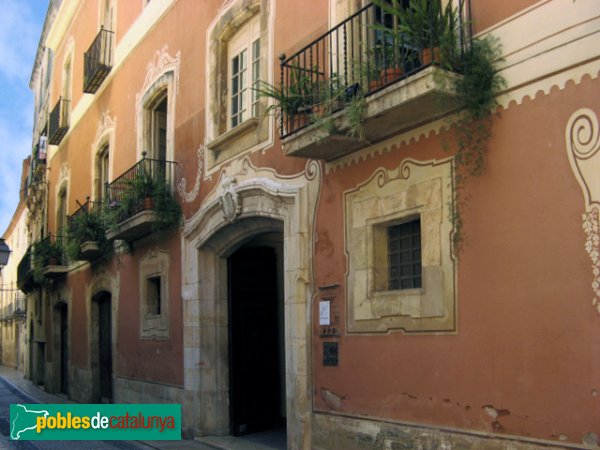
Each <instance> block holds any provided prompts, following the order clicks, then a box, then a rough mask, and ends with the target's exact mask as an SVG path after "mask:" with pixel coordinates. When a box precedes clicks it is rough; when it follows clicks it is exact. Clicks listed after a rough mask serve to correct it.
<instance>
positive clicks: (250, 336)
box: [229, 247, 281, 435]
mask: <svg viewBox="0 0 600 450" xmlns="http://www.w3.org/2000/svg"><path fill="white" fill-rule="evenodd" d="M229 317H230V326H229V350H230V353H229V355H230V396H231V398H230V405H231V425H232V427H231V428H232V430H231V431H232V434H234V435H240V434H247V433H252V432H255V431H259V430H262V429H266V428H270V427H274V426H277V425H279V424H280V421H281V417H280V413H279V403H280V395H281V394H280V386H279V364H281V361H280V360H279V359H280V358H279V342H278V320H277V261H276V255H275V251H274V250H273V249H272V248H269V247H250V248H243V249H240V250H238V251H237V252H236V253H234V254H233V255H232V256H231V257H230V258H229Z"/></svg>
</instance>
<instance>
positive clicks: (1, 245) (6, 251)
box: [0, 238, 10, 267]
mask: <svg viewBox="0 0 600 450" xmlns="http://www.w3.org/2000/svg"><path fill="white" fill-rule="evenodd" d="M9 256H10V248H8V245H6V242H5V241H4V239H2V238H0V267H4V266H5V265H6V264H7V263H8V257H9Z"/></svg>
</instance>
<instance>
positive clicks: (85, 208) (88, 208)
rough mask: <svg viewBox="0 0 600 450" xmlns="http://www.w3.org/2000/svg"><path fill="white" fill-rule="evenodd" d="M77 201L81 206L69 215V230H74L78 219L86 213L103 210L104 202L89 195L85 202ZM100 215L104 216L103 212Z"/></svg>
mask: <svg viewBox="0 0 600 450" xmlns="http://www.w3.org/2000/svg"><path fill="white" fill-rule="evenodd" d="M77 203H78V204H79V208H77V209H76V210H75V212H74V213H73V214H71V215H70V216H69V217H67V226H68V227H69V230H72V229H73V228H74V227H75V226H76V224H77V221H78V219H80V218H81V217H82V216H83V215H84V214H85V215H87V214H96V213H101V212H102V208H103V203H102V202H100V201H92V200H90V198H89V197H87V198H86V201H85V203H84V204H80V203H79V202H77ZM100 217H102V215H101V214H100Z"/></svg>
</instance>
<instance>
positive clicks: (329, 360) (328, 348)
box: [323, 342, 340, 366]
mask: <svg viewBox="0 0 600 450" xmlns="http://www.w3.org/2000/svg"><path fill="white" fill-rule="evenodd" d="M339 351H340V350H339V346H338V343H337V342H323V365H324V366H337V365H338V362H339Z"/></svg>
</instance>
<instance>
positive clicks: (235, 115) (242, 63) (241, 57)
mask: <svg viewBox="0 0 600 450" xmlns="http://www.w3.org/2000/svg"><path fill="white" fill-rule="evenodd" d="M247 53H248V51H247V50H243V51H242V52H241V53H239V54H237V55H235V56H234V57H233V58H232V60H231V127H232V128H233V127H235V126H237V125H239V124H240V123H242V122H243V121H244V119H245V116H246V114H245V113H246V102H245V100H246V99H245V97H246V77H247V75H246V70H247V67H246V66H247V62H246V58H247Z"/></svg>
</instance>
